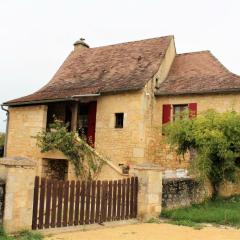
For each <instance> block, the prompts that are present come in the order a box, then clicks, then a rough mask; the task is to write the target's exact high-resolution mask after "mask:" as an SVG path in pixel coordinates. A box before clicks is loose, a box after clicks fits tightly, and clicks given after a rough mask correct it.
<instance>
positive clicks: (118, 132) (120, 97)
mask: <svg viewBox="0 0 240 240" xmlns="http://www.w3.org/2000/svg"><path fill="white" fill-rule="evenodd" d="M145 101H146V99H145V92H144V91H138V92H132V93H131V94H129V93H122V94H115V95H107V96H101V97H100V98H98V102H97V120H96V140H95V145H96V150H97V151H98V152H99V153H100V154H101V155H103V156H106V157H107V158H110V159H111V161H113V162H114V163H115V164H116V165H118V164H119V163H130V162H131V163H138V162H142V161H144V159H145V157H146V155H145V125H144V113H145V110H146V103H145ZM115 113H124V126H123V128H115Z"/></svg>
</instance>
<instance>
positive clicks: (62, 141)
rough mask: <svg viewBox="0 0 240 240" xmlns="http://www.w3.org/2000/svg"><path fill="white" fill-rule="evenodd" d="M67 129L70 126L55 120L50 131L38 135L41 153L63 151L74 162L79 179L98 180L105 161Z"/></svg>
mask: <svg viewBox="0 0 240 240" xmlns="http://www.w3.org/2000/svg"><path fill="white" fill-rule="evenodd" d="M67 128H68V125H64V124H63V123H62V122H61V121H59V120H56V119H55V121H54V123H52V124H50V128H49V129H50V130H49V131H43V132H41V133H38V134H37V136H36V137H35V138H36V139H37V146H38V147H39V148H40V149H41V152H49V151H52V150H59V151H61V152H62V153H63V154H64V155H65V156H66V157H68V159H69V160H70V161H71V162H72V164H73V166H74V170H75V174H76V176H77V177H79V178H81V179H84V180H92V179H96V178H97V176H98V175H99V173H100V171H101V168H102V166H103V164H104V160H103V159H102V158H101V157H100V156H99V155H98V154H96V153H95V150H94V149H93V148H92V147H90V146H89V145H88V144H87V143H86V141H85V140H84V139H81V138H79V136H78V134H77V133H75V132H69V131H68V130H67Z"/></svg>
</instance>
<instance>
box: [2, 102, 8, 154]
mask: <svg viewBox="0 0 240 240" xmlns="http://www.w3.org/2000/svg"><path fill="white" fill-rule="evenodd" d="M1 109H2V110H3V111H5V112H6V115H7V126H6V136H5V143H4V153H3V156H4V157H6V156H7V140H8V125H9V111H8V109H6V108H4V106H3V105H1Z"/></svg>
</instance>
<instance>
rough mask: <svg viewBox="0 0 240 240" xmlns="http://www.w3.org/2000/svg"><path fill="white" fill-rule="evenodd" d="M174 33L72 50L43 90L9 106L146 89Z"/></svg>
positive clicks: (10, 103)
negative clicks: (74, 96)
mask: <svg viewBox="0 0 240 240" xmlns="http://www.w3.org/2000/svg"><path fill="white" fill-rule="evenodd" d="M171 39H172V36H166V37H160V38H153V39H147V40H141V41H135V42H128V43H122V44H116V45H110V46H104V47H97V48H81V49H77V50H75V51H72V52H71V53H70V55H69V56H68V57H67V59H66V60H65V61H64V63H63V64H62V66H61V67H60V68H59V70H58V71H57V73H56V74H55V75H54V76H53V78H52V80H51V81H50V82H49V83H48V84H47V85H46V86H44V87H43V88H42V89H40V90H39V91H37V92H35V93H33V94H31V95H28V96H25V97H22V98H18V99H15V100H12V101H9V102H6V103H5V105H15V104H18V105H19V104H24V103H26V102H39V103H40V102H41V101H45V100H59V99H71V97H72V96H73V95H84V94H97V93H108V92H119V91H128V90H139V89H142V88H143V87H144V86H145V84H146V83H147V82H148V81H149V80H150V79H151V78H152V77H153V76H154V74H155V73H156V72H157V71H158V69H159V66H160V64H161V61H162V59H163V58H164V55H165V52H166V50H167V48H168V46H169V44H170V41H171Z"/></svg>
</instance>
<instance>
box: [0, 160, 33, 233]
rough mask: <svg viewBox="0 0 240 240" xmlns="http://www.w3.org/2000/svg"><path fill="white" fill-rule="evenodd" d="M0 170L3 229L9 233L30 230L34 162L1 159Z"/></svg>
mask: <svg viewBox="0 0 240 240" xmlns="http://www.w3.org/2000/svg"><path fill="white" fill-rule="evenodd" d="M0 168H1V171H0V178H1V179H4V181H5V183H6V190H5V201H4V216H3V227H4V229H5V230H6V231H7V232H9V233H14V232H17V231H21V230H31V225H32V214H33V192H34V179H35V161H31V160H28V159H24V158H2V159H1V160H0Z"/></svg>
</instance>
